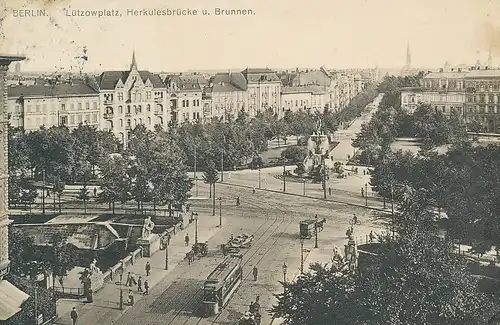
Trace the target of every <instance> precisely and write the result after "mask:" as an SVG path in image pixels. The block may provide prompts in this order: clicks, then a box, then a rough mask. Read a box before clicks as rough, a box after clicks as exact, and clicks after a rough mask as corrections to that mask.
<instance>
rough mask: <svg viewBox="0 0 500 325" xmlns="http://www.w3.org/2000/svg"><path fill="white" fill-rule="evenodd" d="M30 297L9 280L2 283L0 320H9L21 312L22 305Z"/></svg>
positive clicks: (0, 285) (0, 282) (0, 287)
mask: <svg viewBox="0 0 500 325" xmlns="http://www.w3.org/2000/svg"><path fill="white" fill-rule="evenodd" d="M28 298H29V295H27V294H26V293H24V292H23V291H21V290H19V289H18V288H16V287H15V286H14V285H13V284H11V283H10V282H9V281H7V280H1V281H0V320H2V321H3V320H7V319H9V318H11V317H12V316H14V315H15V314H17V313H18V312H19V311H21V304H22V303H23V302H24V301H25V300H26V299H28Z"/></svg>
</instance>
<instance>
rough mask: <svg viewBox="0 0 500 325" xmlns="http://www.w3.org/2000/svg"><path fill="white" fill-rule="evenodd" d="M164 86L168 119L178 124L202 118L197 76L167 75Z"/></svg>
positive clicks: (200, 89) (200, 91)
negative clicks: (168, 113)
mask: <svg viewBox="0 0 500 325" xmlns="http://www.w3.org/2000/svg"><path fill="white" fill-rule="evenodd" d="M164 83H165V87H166V90H167V98H168V102H169V109H170V114H171V116H170V120H171V121H175V122H176V123H178V124H181V123H185V122H197V121H199V122H201V121H202V120H203V105H202V91H203V89H202V84H201V83H200V82H199V78H198V77H193V76H183V75H169V76H167V77H166V78H165V81H164Z"/></svg>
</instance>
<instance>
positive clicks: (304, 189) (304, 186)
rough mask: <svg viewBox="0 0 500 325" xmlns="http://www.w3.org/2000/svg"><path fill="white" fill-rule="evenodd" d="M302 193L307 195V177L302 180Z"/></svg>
mask: <svg viewBox="0 0 500 325" xmlns="http://www.w3.org/2000/svg"><path fill="white" fill-rule="evenodd" d="M302 195H306V179H305V178H304V181H303V182H302Z"/></svg>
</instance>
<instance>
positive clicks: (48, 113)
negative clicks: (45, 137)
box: [7, 82, 100, 131]
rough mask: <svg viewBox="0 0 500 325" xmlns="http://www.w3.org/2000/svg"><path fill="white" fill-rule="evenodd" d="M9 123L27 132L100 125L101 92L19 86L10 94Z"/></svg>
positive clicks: (86, 87)
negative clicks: (61, 127) (61, 126)
mask: <svg viewBox="0 0 500 325" xmlns="http://www.w3.org/2000/svg"><path fill="white" fill-rule="evenodd" d="M7 93H8V104H7V105H8V112H9V122H10V124H11V125H12V126H14V127H23V128H24V129H25V130H26V131H33V130H38V129H39V128H40V127H41V126H44V127H47V128H50V127H52V126H58V125H65V126H67V127H69V128H75V127H77V126H78V125H79V124H81V123H83V124H88V125H91V126H94V127H96V128H98V127H99V124H100V123H99V122H100V105H99V91H98V90H97V89H96V88H94V87H91V86H90V85H88V84H86V83H83V82H82V83H76V84H55V85H39V86H36V85H33V86H18V85H11V86H10V87H9V88H8V90H7Z"/></svg>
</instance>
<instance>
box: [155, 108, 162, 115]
mask: <svg viewBox="0 0 500 325" xmlns="http://www.w3.org/2000/svg"><path fill="white" fill-rule="evenodd" d="M154 114H155V115H163V111H162V110H159V109H155V111H154Z"/></svg>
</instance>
